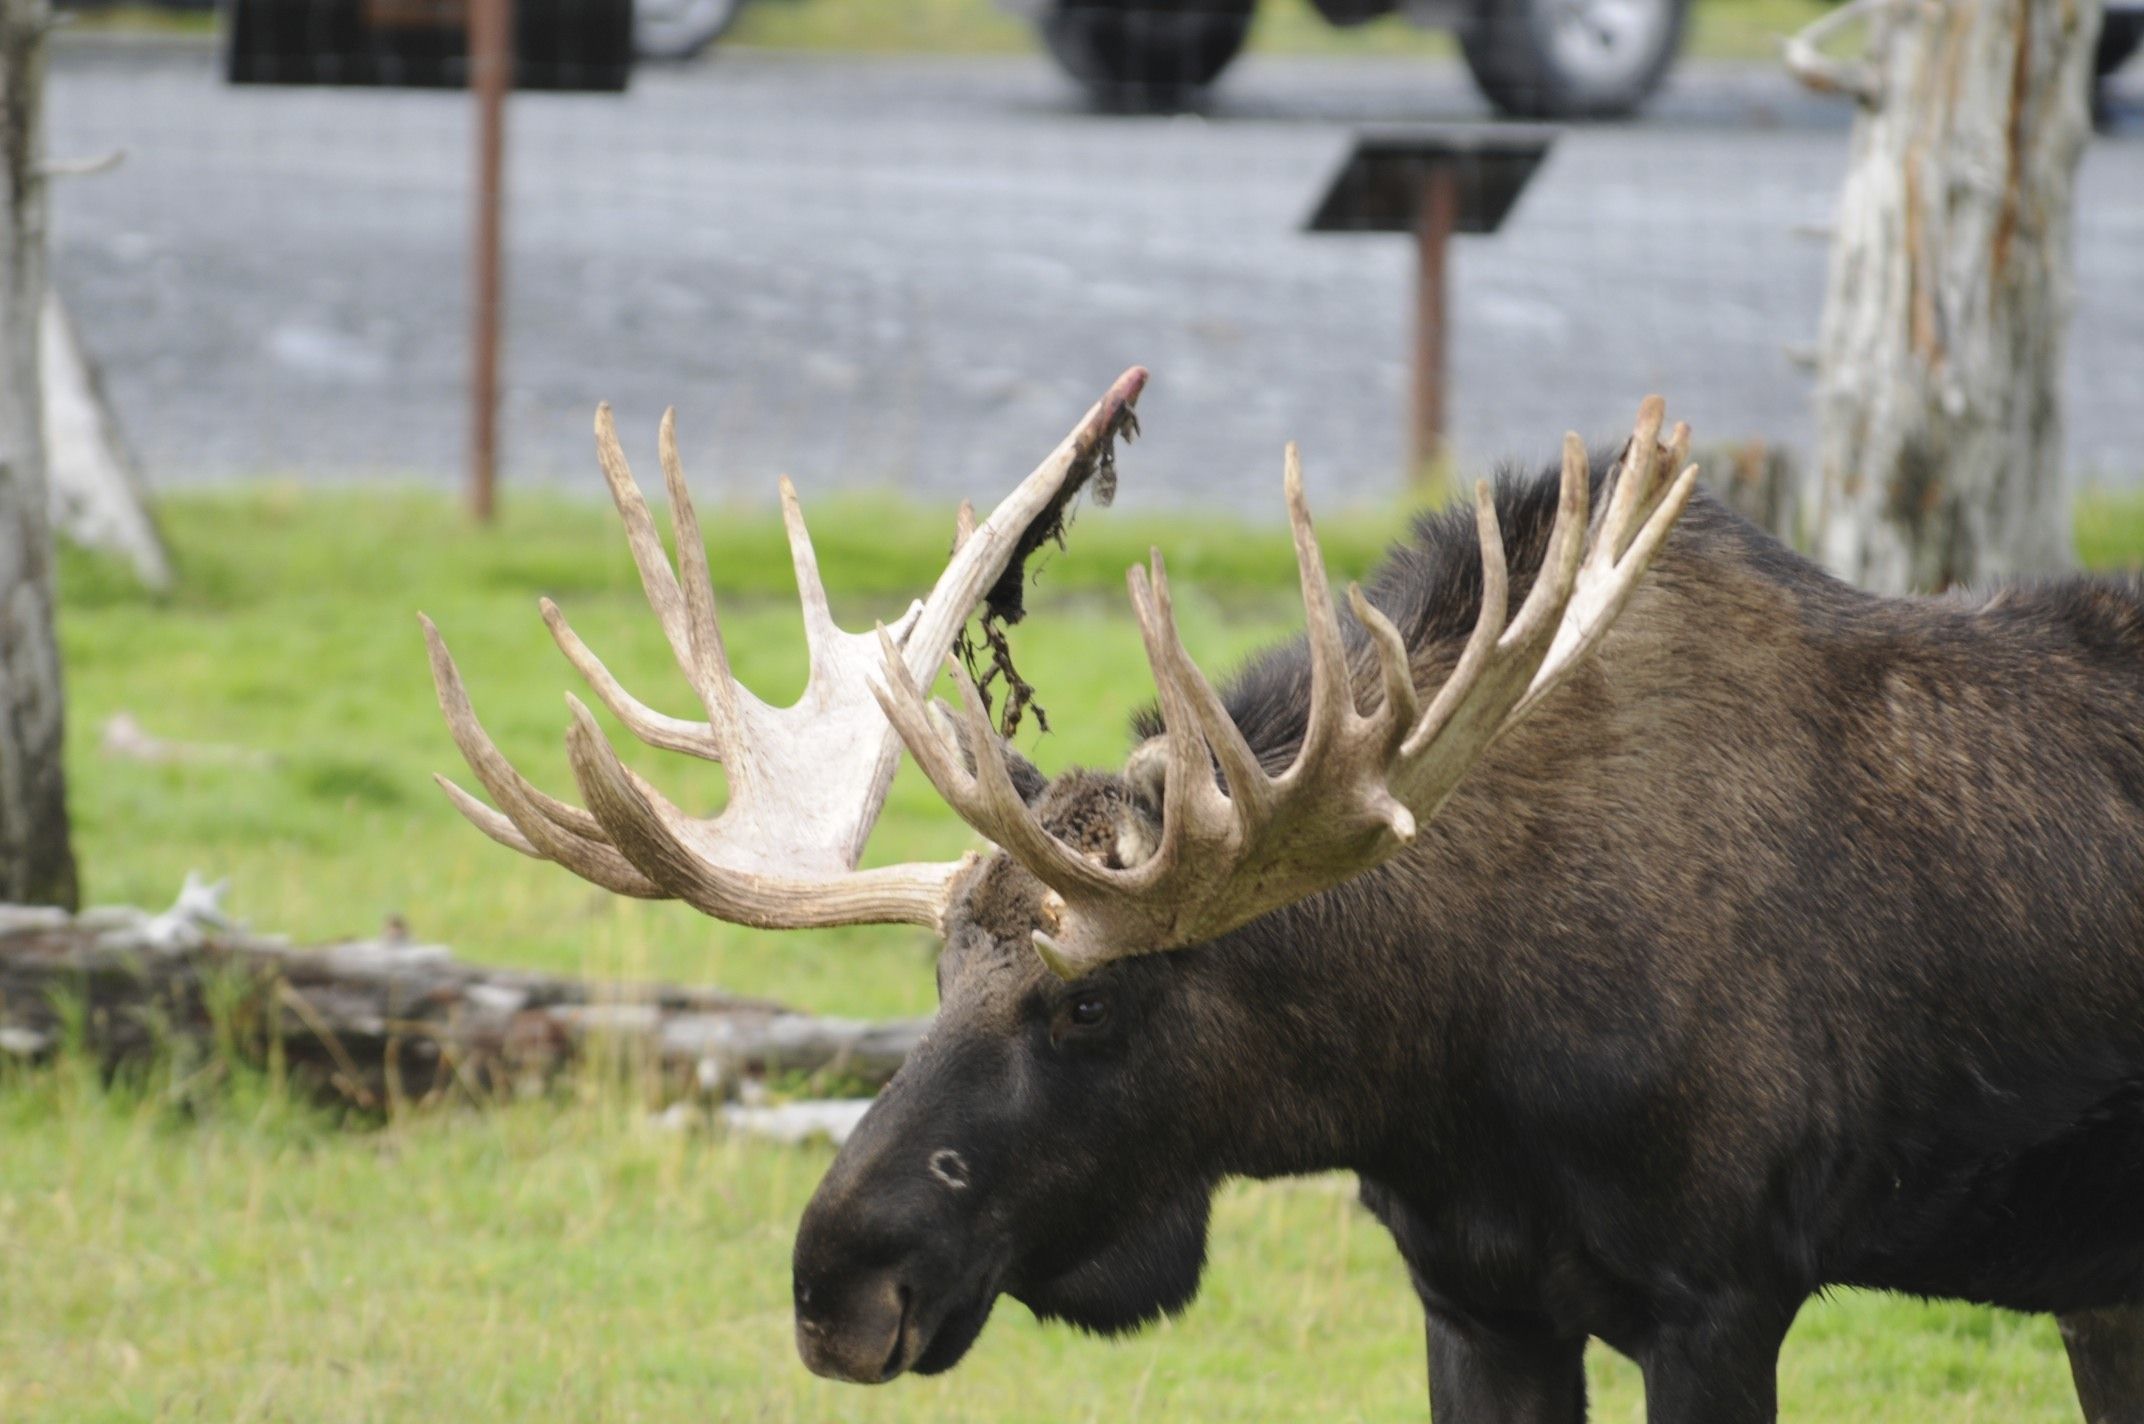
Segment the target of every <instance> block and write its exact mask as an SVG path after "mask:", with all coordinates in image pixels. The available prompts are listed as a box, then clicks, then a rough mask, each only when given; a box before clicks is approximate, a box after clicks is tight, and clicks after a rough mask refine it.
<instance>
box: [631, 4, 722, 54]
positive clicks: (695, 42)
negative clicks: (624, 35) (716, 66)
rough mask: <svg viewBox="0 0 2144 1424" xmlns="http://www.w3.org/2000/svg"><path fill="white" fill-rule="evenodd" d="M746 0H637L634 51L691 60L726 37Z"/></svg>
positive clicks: (634, 8)
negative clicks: (723, 35) (726, 31)
mask: <svg viewBox="0 0 2144 1424" xmlns="http://www.w3.org/2000/svg"><path fill="white" fill-rule="evenodd" d="M742 9H744V0H633V53H634V55H635V56H636V57H638V58H640V59H690V58H692V57H693V56H694V55H696V54H698V53H699V52H700V51H701V50H703V49H706V48H707V47H708V46H709V45H711V44H713V43H714V42H715V41H716V40H719V39H721V38H722V34H723V32H724V31H725V30H727V29H729V27H730V26H731V25H732V24H734V23H735V22H736V19H737V12H738V11H740V10H742Z"/></svg>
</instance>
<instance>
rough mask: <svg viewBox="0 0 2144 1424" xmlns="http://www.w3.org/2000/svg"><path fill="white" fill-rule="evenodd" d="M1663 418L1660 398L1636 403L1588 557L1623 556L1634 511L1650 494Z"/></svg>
mask: <svg viewBox="0 0 2144 1424" xmlns="http://www.w3.org/2000/svg"><path fill="white" fill-rule="evenodd" d="M1666 418H1667V403H1666V402H1664V401H1663V400H1661V399H1660V397H1658V396H1647V397H1646V398H1645V399H1644V400H1643V401H1642V402H1640V403H1639V405H1638V423H1637V426H1636V428H1634V429H1633V430H1632V431H1631V433H1630V443H1629V444H1627V445H1625V446H1624V447H1623V458H1622V461H1621V464H1622V473H1621V474H1620V475H1619V476H1618V477H1617V479H1616V482H1615V493H1614V495H1613V496H1612V497H1611V498H1610V499H1609V501H1608V511H1607V513H1606V514H1605V515H1603V516H1602V518H1601V527H1600V531H1599V533H1598V534H1597V535H1596V536H1595V538H1594V541H1593V549H1592V553H1591V559H1592V560H1597V561H1604V562H1606V563H1610V564H1612V563H1614V562H1616V561H1617V560H1618V559H1620V558H1622V557H1623V550H1624V549H1625V548H1627V547H1628V546H1629V543H1630V535H1631V534H1632V533H1634V532H1636V528H1637V526H1636V516H1637V514H1638V511H1639V510H1641V509H1643V508H1644V507H1645V505H1646V502H1647V500H1648V497H1649V496H1650V494H1651V485H1652V483H1653V472H1654V470H1655V468H1656V467H1657V466H1658V464H1659V459H1660V426H1661V423H1662V422H1663V421H1664V420H1665V419H1666ZM1575 438H1576V437H1575V436H1566V437H1565V439H1566V440H1571V439H1575Z"/></svg>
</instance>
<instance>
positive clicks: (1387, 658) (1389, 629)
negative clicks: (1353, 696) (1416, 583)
mask: <svg viewBox="0 0 2144 1424" xmlns="http://www.w3.org/2000/svg"><path fill="white" fill-rule="evenodd" d="M1347 606H1348V611H1349V612H1351V613H1353V614H1354V615H1355V621H1356V622H1357V623H1360V624H1361V625H1362V627H1363V631H1364V632H1366V633H1368V634H1369V635H1370V644H1371V646H1372V647H1374V648H1376V649H1377V669H1378V674H1379V676H1380V677H1381V678H1382V679H1383V682H1384V690H1385V700H1384V702H1383V704H1382V705H1381V706H1380V708H1379V709H1378V714H1377V715H1378V716H1380V717H1381V718H1383V719H1384V721H1385V726H1386V740H1387V742H1388V744H1389V745H1388V748H1387V749H1388V750H1391V751H1397V750H1398V749H1399V746H1400V744H1401V743H1402V742H1403V741H1405V740H1406V737H1407V734H1408V733H1409V732H1411V731H1413V730H1414V724H1415V718H1416V717H1418V716H1419V715H1420V714H1421V709H1422V700H1421V695H1420V694H1419V693H1417V692H1416V691H1415V690H1414V670H1413V668H1412V667H1411V666H1410V665H1409V659H1408V656H1407V640H1406V639H1405V638H1402V637H1401V636H1400V630H1399V629H1397V628H1395V627H1393V626H1392V620H1391V619H1389V618H1387V617H1386V616H1385V615H1384V613H1383V612H1382V611H1380V610H1379V609H1378V608H1377V606H1376V605H1375V604H1373V603H1371V602H1370V600H1369V599H1368V598H1367V597H1366V596H1364V594H1363V591H1362V585H1361V584H1359V583H1350V584H1349V585H1348V586H1347Z"/></svg>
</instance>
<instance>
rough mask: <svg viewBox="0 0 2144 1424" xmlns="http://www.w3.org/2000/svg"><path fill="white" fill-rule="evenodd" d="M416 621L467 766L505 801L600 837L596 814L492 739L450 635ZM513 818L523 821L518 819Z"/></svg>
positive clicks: (443, 710) (562, 826) (444, 710)
mask: <svg viewBox="0 0 2144 1424" xmlns="http://www.w3.org/2000/svg"><path fill="white" fill-rule="evenodd" d="M417 621H418V622H419V623H420V624H421V625H423V628H424V643H425V648H426V651H427V652H428V653H429V654H430V655H431V661H432V686H433V688H434V690H435V691H436V692H437V693H438V695H439V710H440V713H441V715H443V716H444V717H445V718H446V721H447V732H448V734H449V735H451V736H452V737H453V738H454V745H455V746H456V747H457V748H459V749H460V751H461V754H462V760H463V761H466V762H467V763H469V770H471V771H472V772H474V773H476V779H477V780H478V781H480V782H482V783H483V786H484V789H485V790H486V791H489V792H490V793H491V794H492V795H493V796H494V797H495V798H497V799H498V800H499V801H500V802H501V803H502V804H504V803H506V802H509V801H513V802H520V803H525V804H526V805H527V806H529V807H530V808H531V809H532V810H535V811H538V812H540V813H541V814H542V816H543V817H544V818H545V819H546V820H549V821H550V822H551V823H552V824H554V825H556V826H558V827H559V828H560V829H562V830H567V831H571V832H573V833H574V834H575V835H578V836H581V837H583V838H586V839H599V838H600V837H601V836H602V834H603V830H602V828H601V827H600V826H598V825H597V824H596V821H595V817H593V816H591V815H589V814H588V813H587V812H586V811H583V810H582V809H581V808H580V807H578V806H569V805H567V804H566V803H565V802H563V801H560V800H558V799H557V798H556V797H553V796H548V795H546V794H545V793H544V792H542V791H541V790H539V789H538V788H537V787H536V785H535V784H534V783H533V782H531V781H529V780H528V778H526V777H524V776H523V775H522V774H521V773H520V772H519V771H517V770H515V768H514V764H513V763H512V762H510V761H508V760H507V759H506V757H505V755H504V754H503V753H502V752H500V750H499V748H498V746H497V744H496V743H494V742H493V741H492V739H491V734H490V733H489V732H486V731H485V730H484V724H483V722H481V721H479V720H478V718H477V715H476V706H475V704H474V703H472V702H471V701H470V700H469V689H468V688H467V687H466V686H464V685H463V683H462V672H461V669H460V668H459V667H457V666H455V663H454V655H453V654H452V653H450V652H448V651H447V640H446V639H445V638H444V637H442V636H440V632H439V629H438V628H437V627H436V626H435V625H434V624H433V622H432V620H431V619H430V618H428V617H426V616H425V615H424V614H422V613H420V614H418V615H417ZM515 824H517V825H518V824H520V823H519V821H518V820H516V822H515Z"/></svg>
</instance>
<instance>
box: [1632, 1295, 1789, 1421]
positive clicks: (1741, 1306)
mask: <svg viewBox="0 0 2144 1424" xmlns="http://www.w3.org/2000/svg"><path fill="white" fill-rule="evenodd" d="M1795 1309H1796V1307H1795V1305H1791V1304H1790V1305H1788V1306H1786V1307H1785V1308H1783V1309H1782V1308H1780V1307H1779V1306H1778V1305H1776V1304H1775V1303H1773V1302H1768V1301H1759V1300H1751V1299H1748V1298H1746V1297H1745V1298H1734V1299H1719V1300H1713V1301H1708V1302H1705V1303H1704V1305H1703V1306H1702V1308H1701V1309H1700V1310H1699V1311H1698V1313H1697V1318H1696V1319H1695V1320H1694V1321H1692V1322H1690V1323H1688V1324H1680V1325H1663V1326H1661V1327H1660V1328H1659V1329H1658V1330H1657V1331H1656V1332H1655V1333H1654V1335H1653V1337H1652V1339H1651V1340H1650V1341H1649V1342H1648V1344H1647V1345H1646V1347H1645V1349H1644V1350H1642V1351H1641V1352H1640V1353H1639V1357H1638V1364H1639V1366H1640V1367H1641V1368H1642V1369H1643V1370H1644V1372H1645V1419H1646V1424H1773V1421H1775V1420H1776V1419H1778V1417H1779V1384H1778V1375H1779V1347H1780V1345H1781V1344H1782V1343H1784V1342H1785V1340H1786V1338H1787V1327H1788V1326H1790V1325H1792V1324H1793V1323H1794V1314H1795Z"/></svg>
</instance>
